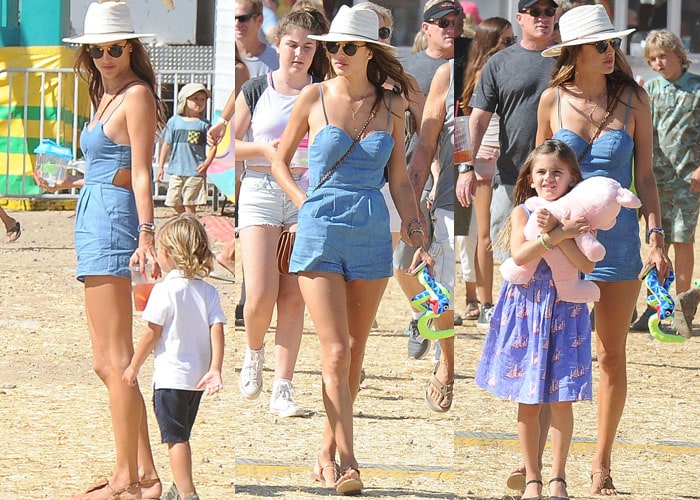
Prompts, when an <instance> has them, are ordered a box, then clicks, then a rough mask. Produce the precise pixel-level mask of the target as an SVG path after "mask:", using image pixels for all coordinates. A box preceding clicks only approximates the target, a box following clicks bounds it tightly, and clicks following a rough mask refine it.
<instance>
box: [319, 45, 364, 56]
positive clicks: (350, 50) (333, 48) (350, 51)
mask: <svg viewBox="0 0 700 500" xmlns="http://www.w3.org/2000/svg"><path fill="white" fill-rule="evenodd" d="M365 45H367V44H363V45H359V44H357V43H354V42H326V50H327V51H328V52H330V53H331V54H337V53H338V50H340V48H341V47H342V48H343V52H345V55H348V56H350V57H352V56H354V55H355V54H357V49H359V48H360V47H364V46H365Z"/></svg>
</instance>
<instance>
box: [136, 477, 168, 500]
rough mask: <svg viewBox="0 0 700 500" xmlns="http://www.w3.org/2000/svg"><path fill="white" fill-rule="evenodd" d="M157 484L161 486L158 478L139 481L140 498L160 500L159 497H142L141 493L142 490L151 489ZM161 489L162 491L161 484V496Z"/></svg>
mask: <svg viewBox="0 0 700 500" xmlns="http://www.w3.org/2000/svg"><path fill="white" fill-rule="evenodd" d="M157 484H161V482H160V478H159V477H155V478H151V479H143V480H141V481H140V482H139V488H141V498H142V499H143V500H160V497H161V495H158V496H157V497H147V496H144V493H143V490H147V489H149V488H153V487H154V486H155V485H157ZM162 489H163V486H162V484H161V494H162Z"/></svg>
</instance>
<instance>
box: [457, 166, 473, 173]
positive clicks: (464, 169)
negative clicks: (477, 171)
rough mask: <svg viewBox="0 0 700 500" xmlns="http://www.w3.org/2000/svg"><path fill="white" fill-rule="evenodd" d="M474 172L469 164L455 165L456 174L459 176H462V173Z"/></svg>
mask: <svg viewBox="0 0 700 500" xmlns="http://www.w3.org/2000/svg"><path fill="white" fill-rule="evenodd" d="M473 171H474V165H470V164H469V163H460V164H459V165H457V172H459V173H460V174H463V173H464V172H473Z"/></svg>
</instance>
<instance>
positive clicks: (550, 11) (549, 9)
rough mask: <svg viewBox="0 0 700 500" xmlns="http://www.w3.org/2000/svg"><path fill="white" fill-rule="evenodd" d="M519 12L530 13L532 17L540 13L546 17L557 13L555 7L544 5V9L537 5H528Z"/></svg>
mask: <svg viewBox="0 0 700 500" xmlns="http://www.w3.org/2000/svg"><path fill="white" fill-rule="evenodd" d="M520 12H521V13H523V14H530V15H531V16H532V17H540V16H541V15H542V14H544V15H545V16H547V17H554V14H556V13H557V9H556V8H554V7H545V8H544V9H540V8H539V7H530V8H529V9H523V10H521V11H520Z"/></svg>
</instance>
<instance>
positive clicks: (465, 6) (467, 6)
mask: <svg viewBox="0 0 700 500" xmlns="http://www.w3.org/2000/svg"><path fill="white" fill-rule="evenodd" d="M459 4H460V5H461V6H462V10H463V11H464V13H465V14H468V15H471V16H472V17H473V18H474V22H475V23H476V24H481V16H479V7H477V5H476V4H475V3H474V2H459Z"/></svg>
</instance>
